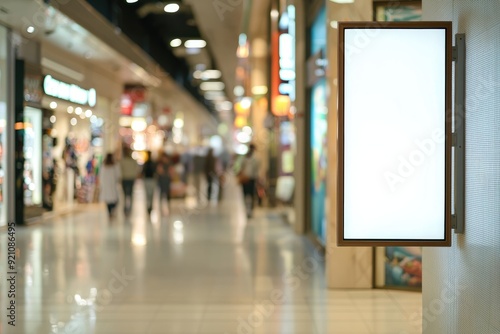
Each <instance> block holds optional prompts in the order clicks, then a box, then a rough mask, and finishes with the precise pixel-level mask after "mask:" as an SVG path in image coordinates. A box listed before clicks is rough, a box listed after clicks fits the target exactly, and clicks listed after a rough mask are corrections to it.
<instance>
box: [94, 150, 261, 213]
mask: <svg viewBox="0 0 500 334" xmlns="http://www.w3.org/2000/svg"><path fill="white" fill-rule="evenodd" d="M254 152H255V146H254V145H250V146H249V151H248V153H247V154H246V156H244V157H243V159H242V162H241V164H240V168H239V171H238V172H237V176H238V180H239V182H240V184H241V185H242V188H243V195H244V198H245V204H246V208H247V215H248V217H251V215H252V211H253V207H254V204H255V199H256V183H257V179H258V174H259V167H260V163H259V161H258V160H257V159H256V157H255V154H254ZM193 158H194V159H192V160H191V161H192V165H191V167H189V163H187V164H186V168H185V169H186V170H185V175H183V177H182V178H183V179H184V180H187V176H186V175H187V173H188V172H189V171H190V170H191V171H194V176H195V186H196V188H197V192H198V198H200V196H203V197H205V196H204V195H205V194H201V193H200V190H201V189H200V184H199V182H196V179H197V178H196V176H197V175H198V178H199V174H204V176H205V179H206V183H207V188H206V189H207V191H206V199H207V200H208V201H210V200H212V199H213V192H214V191H213V190H214V185H218V196H217V200H220V199H221V198H222V193H223V182H224V178H225V170H226V169H227V167H228V164H229V161H228V160H229V159H225V158H224V157H223V156H215V154H214V150H213V149H212V148H209V149H208V152H207V153H206V155H204V156H202V157H200V156H195V157H193ZM200 158H202V159H200ZM184 164H185V163H183V165H184ZM174 168H175V166H174V164H173V163H172V161H171V158H170V157H169V156H168V155H167V154H166V153H165V152H162V153H161V154H160V156H159V158H158V159H157V161H154V160H153V158H152V154H151V152H150V151H147V152H146V159H145V162H144V164H143V166H142V168H139V165H138V163H137V162H136V160H135V159H134V158H133V157H132V150H130V148H128V147H126V148H124V150H123V155H122V158H121V160H120V161H119V163H115V159H114V156H113V154H111V153H109V154H107V155H106V158H105V159H104V163H103V166H102V168H101V170H100V173H99V178H98V179H99V184H98V188H99V190H100V196H99V198H100V200H101V201H102V202H105V203H106V205H107V209H108V214H109V216H110V217H111V216H112V215H113V213H114V210H115V207H116V206H117V204H118V200H119V197H120V194H119V188H118V187H117V185H118V183H119V182H120V181H121V184H122V189H123V194H124V213H125V215H130V213H131V211H132V204H133V189H134V184H135V180H136V179H137V178H138V177H140V178H142V179H143V183H144V188H145V194H146V206H147V211H148V213H149V214H151V212H152V209H153V195H154V192H155V189H158V190H159V194H160V196H159V197H160V203H163V202H164V201H166V203H167V205H168V209H169V211H170V202H171V185H172V177H173V174H174V173H175V172H174Z"/></svg>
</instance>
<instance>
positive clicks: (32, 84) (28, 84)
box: [24, 74, 43, 103]
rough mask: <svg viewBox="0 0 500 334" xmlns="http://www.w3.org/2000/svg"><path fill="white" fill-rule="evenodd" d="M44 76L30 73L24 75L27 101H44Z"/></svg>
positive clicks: (25, 98)
mask: <svg viewBox="0 0 500 334" xmlns="http://www.w3.org/2000/svg"><path fill="white" fill-rule="evenodd" d="M41 83H42V77H41V76H40V75H29V74H27V75H26V76H25V77H24V100H25V101H26V102H32V103H40V102H41V101H42V96H43V92H42V84H41Z"/></svg>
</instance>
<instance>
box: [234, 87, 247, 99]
mask: <svg viewBox="0 0 500 334" xmlns="http://www.w3.org/2000/svg"><path fill="white" fill-rule="evenodd" d="M233 93H234V95H235V96H238V97H240V96H243V94H245V89H244V88H243V87H242V86H236V87H234V89H233Z"/></svg>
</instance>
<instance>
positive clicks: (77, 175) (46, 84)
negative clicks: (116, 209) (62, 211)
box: [42, 73, 104, 207]
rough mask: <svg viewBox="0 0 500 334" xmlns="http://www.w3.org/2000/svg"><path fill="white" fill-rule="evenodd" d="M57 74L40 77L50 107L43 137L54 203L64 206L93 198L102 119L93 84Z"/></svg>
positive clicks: (100, 150) (100, 149)
mask: <svg viewBox="0 0 500 334" xmlns="http://www.w3.org/2000/svg"><path fill="white" fill-rule="evenodd" d="M56 75H57V74H56V73H51V74H47V75H45V76H44V78H43V91H44V93H45V96H44V98H43V102H42V104H43V106H44V107H45V108H47V109H48V110H50V116H49V118H48V120H49V122H48V124H47V129H46V131H45V136H44V140H43V147H44V151H43V154H44V161H46V162H47V164H46V166H47V168H46V170H45V171H46V172H49V173H52V174H53V175H54V177H55V178H56V179H57V188H56V189H52V190H51V192H52V193H53V194H54V195H53V198H52V202H53V205H55V206H56V207H57V206H58V205H59V206H60V207H64V206H65V205H68V204H72V203H73V202H74V201H75V200H77V201H78V202H83V203H86V202H89V201H91V199H92V198H93V194H92V189H93V187H94V186H95V175H94V172H95V167H96V166H97V165H98V162H99V161H101V160H102V146H103V140H102V136H103V129H102V127H103V125H104V120H103V119H102V118H101V117H98V116H96V115H95V108H96V106H97V100H98V98H97V93H96V90H95V89H94V88H92V87H85V88H84V87H81V86H80V85H79V84H77V83H70V82H67V81H69V80H67V81H63V80H62V79H59V77H56Z"/></svg>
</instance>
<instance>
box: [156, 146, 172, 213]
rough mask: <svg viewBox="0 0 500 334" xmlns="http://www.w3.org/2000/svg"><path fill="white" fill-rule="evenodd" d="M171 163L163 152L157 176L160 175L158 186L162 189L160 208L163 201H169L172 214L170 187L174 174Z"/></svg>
mask: <svg viewBox="0 0 500 334" xmlns="http://www.w3.org/2000/svg"><path fill="white" fill-rule="evenodd" d="M171 167H172V165H171V163H170V158H169V157H168V155H167V154H166V153H165V152H163V153H162V154H161V156H160V159H159V160H158V164H157V166H156V174H157V175H158V186H159V188H160V208H161V207H162V206H161V204H162V202H163V199H164V198H166V199H167V206H168V210H169V213H170V186H171V184H172V174H171V173H172V172H171V170H170V169H171Z"/></svg>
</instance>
